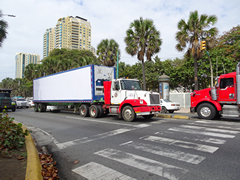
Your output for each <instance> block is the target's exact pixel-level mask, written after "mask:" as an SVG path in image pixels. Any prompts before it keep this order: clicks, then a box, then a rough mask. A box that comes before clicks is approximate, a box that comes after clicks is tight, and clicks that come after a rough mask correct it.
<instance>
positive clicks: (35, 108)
mask: <svg viewBox="0 0 240 180" xmlns="http://www.w3.org/2000/svg"><path fill="white" fill-rule="evenodd" d="M34 111H35V112H38V104H35V106H34Z"/></svg>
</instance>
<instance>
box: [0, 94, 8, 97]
mask: <svg viewBox="0 0 240 180" xmlns="http://www.w3.org/2000/svg"><path fill="white" fill-rule="evenodd" d="M0 97H10V94H9V93H0Z"/></svg>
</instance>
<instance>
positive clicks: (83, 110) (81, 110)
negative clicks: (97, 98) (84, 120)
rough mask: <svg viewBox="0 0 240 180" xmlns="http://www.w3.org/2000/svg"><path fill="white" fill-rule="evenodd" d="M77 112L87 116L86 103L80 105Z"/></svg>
mask: <svg viewBox="0 0 240 180" xmlns="http://www.w3.org/2000/svg"><path fill="white" fill-rule="evenodd" d="M79 114H80V116H82V117H87V116H89V106H88V105H86V104H82V105H81V106H80V107H79Z"/></svg>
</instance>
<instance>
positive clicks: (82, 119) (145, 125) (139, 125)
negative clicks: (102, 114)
mask: <svg viewBox="0 0 240 180" xmlns="http://www.w3.org/2000/svg"><path fill="white" fill-rule="evenodd" d="M66 118H68V119H77V120H81V121H88V122H97V123H105V124H115V125H121V126H130V127H137V128H143V127H149V126H151V125H149V124H138V125H135V124H124V123H115V122H110V121H101V120H94V119H93V118H88V119H84V118H76V117H70V116H66Z"/></svg>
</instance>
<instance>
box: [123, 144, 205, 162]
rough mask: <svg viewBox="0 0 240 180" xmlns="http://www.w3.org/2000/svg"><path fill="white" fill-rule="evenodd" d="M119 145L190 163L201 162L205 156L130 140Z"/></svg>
mask: <svg viewBox="0 0 240 180" xmlns="http://www.w3.org/2000/svg"><path fill="white" fill-rule="evenodd" d="M121 146H125V147H129V148H134V149H137V150H141V151H144V152H148V153H152V154H156V155H160V156H164V157H168V158H171V159H176V160H179V161H183V162H187V163H191V164H199V163H200V162H202V161H203V160H204V159H205V157H203V156H198V155H195V154H190V153H185V152H182V151H176V150H173V149H168V148H163V147H160V146H153V145H150V144H143V143H136V142H135V143H134V142H132V141H129V142H127V143H123V144H121Z"/></svg>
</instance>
